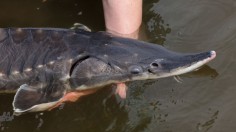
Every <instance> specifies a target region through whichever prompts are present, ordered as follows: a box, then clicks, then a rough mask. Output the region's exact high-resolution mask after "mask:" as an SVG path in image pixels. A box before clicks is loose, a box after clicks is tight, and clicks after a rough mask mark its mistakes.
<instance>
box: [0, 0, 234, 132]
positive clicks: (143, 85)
mask: <svg viewBox="0 0 236 132" xmlns="http://www.w3.org/2000/svg"><path fill="white" fill-rule="evenodd" d="M76 22H80V23H84V24H85V25H87V26H89V27H90V28H91V29H92V30H94V31H98V30H104V20H103V15H102V4H101V1H99V0H98V1H94V0H86V1H79V0H37V1H36V0H35V1H32V0H21V1H20V2H19V1H18V0H1V1H0V27H12V26H14V27H22V26H24V27H65V28H69V27H71V26H72V25H73V23H76ZM142 33H143V34H145V35H144V36H145V37H143V38H142V39H144V40H146V41H150V42H154V43H159V44H161V45H163V46H164V47H166V48H168V49H171V50H175V51H180V52H199V51H207V50H216V52H217V58H216V59H215V60H214V61H212V62H211V63H209V64H208V65H207V66H204V67H203V68H202V69H200V70H199V71H196V72H192V73H190V74H185V75H183V76H181V78H182V80H183V83H177V82H176V81H175V80H174V79H173V78H166V79H160V80H151V81H137V82H132V83H129V84H128V85H129V91H128V98H127V99H126V100H120V99H119V98H117V97H116V96H115V95H113V94H112V88H111V87H107V88H104V89H103V90H101V91H99V92H97V93H95V94H93V95H90V96H87V97H84V98H83V99H81V100H80V101H78V102H76V103H68V104H66V105H65V106H63V107H60V108H58V109H55V110H53V111H50V112H43V113H30V114H25V115H22V116H12V112H13V111H12V106H11V102H12V100H13V94H0V131H4V132H18V131H22V132H33V131H36V132H37V131H39V132H51V131H57V132H60V131H63V132H65V131H67V132H77V131H80V132H90V131H91V132H104V131H117V132H131V131H134V132H138V131H142V132H143V131H146V132H157V131H160V132H171V131H173V132H197V131H204V132H205V131H209V132H218V131H219V132H226V131H227V132H234V131H235V130H236V126H235V123H236V116H235V111H236V97H235V95H236V87H235V86H236V81H235V77H236V61H235V57H236V55H235V51H236V45H235V44H236V1H233V0H227V1H226V0H178V1H176V0H145V1H144V19H143V28H142Z"/></svg>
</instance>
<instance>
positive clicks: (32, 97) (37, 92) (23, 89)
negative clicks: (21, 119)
mask: <svg viewBox="0 0 236 132" xmlns="http://www.w3.org/2000/svg"><path fill="white" fill-rule="evenodd" d="M65 93H66V88H65V87H64V85H63V84H61V83H54V84H49V85H45V86H44V85H43V84H38V85H35V86H29V85H27V84H23V85H21V86H20V88H19V89H18V90H17V92H16V94H15V97H14V100H13V103H12V104H13V108H14V112H15V113H17V114H21V113H24V112H36V111H44V110H47V109H50V108H51V107H53V106H54V105H55V104H57V103H58V101H59V100H60V99H61V98H62V97H63V96H64V95H65Z"/></svg>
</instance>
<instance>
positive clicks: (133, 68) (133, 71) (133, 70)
mask: <svg viewBox="0 0 236 132" xmlns="http://www.w3.org/2000/svg"><path fill="white" fill-rule="evenodd" d="M129 72H130V73H131V74H139V73H142V72H143V69H142V67H141V66H136V65H135V66H130V67H129Z"/></svg>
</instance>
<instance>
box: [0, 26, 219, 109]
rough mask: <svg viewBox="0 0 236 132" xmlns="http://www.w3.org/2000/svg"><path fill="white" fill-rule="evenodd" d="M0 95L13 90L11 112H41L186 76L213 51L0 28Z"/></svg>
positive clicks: (83, 34)
mask: <svg viewBox="0 0 236 132" xmlns="http://www.w3.org/2000/svg"><path fill="white" fill-rule="evenodd" d="M0 45H1V47H0V60H1V62H0V91H2V92H7V91H8V92H9V91H17V92H16V95H15V97H14V101H13V107H14V111H15V112H17V113H24V112H33V111H43V110H47V109H50V108H54V107H56V106H58V105H60V104H61V103H63V102H66V101H76V100H77V99H78V98H79V97H81V96H84V95H88V94H91V93H94V92H96V91H97V90H98V89H99V88H102V87H103V86H105V85H108V84H113V83H115V84H118V90H116V93H118V94H119V95H120V96H121V97H122V98H125V96H126V94H125V93H126V92H125V91H126V89H127V88H126V86H125V85H124V84H123V82H127V81H133V80H146V79H157V78H164V77H169V76H175V75H180V74H183V73H186V72H190V71H192V70H195V69H197V68H199V67H200V66H202V65H204V64H205V63H207V62H209V61H210V60H212V59H214V58H215V56H216V53H215V51H208V52H203V53H197V54H180V53H176V52H172V51H169V50H167V49H165V48H163V47H161V46H159V45H155V44H151V43H147V42H142V41H138V40H133V39H128V38H120V37H116V36H114V35H111V34H109V33H106V32H95V33H94V32H87V31H84V30H68V29H50V28H47V29H32V28H31V29H30V28H11V29H9V28H7V29H0Z"/></svg>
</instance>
